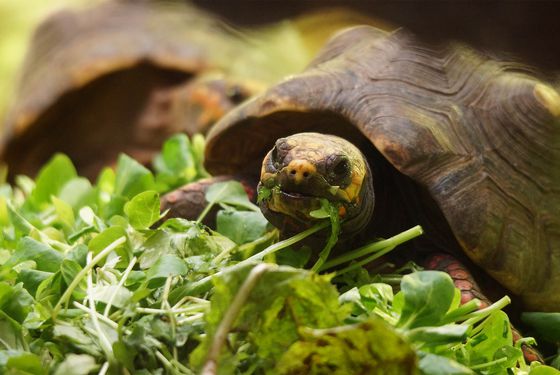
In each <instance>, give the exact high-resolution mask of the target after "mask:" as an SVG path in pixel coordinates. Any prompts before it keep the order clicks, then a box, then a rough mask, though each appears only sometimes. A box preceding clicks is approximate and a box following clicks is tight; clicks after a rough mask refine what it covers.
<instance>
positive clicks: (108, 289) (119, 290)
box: [88, 285, 132, 308]
mask: <svg viewBox="0 0 560 375" xmlns="http://www.w3.org/2000/svg"><path fill="white" fill-rule="evenodd" d="M88 293H90V294H91V296H93V298H94V300H95V301H99V302H103V303H109V302H111V304H112V305H113V306H116V307H119V308H125V307H127V306H129V305H130V300H131V298H132V292H131V291H130V290H128V289H127V288H124V287H122V286H118V285H100V286H96V287H94V288H93V289H92V290H91V291H90V292H88Z"/></svg>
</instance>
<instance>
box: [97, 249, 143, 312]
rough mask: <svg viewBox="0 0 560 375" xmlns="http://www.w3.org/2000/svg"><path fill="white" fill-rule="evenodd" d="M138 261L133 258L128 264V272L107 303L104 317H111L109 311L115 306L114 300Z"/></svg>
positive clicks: (124, 274)
mask: <svg viewBox="0 0 560 375" xmlns="http://www.w3.org/2000/svg"><path fill="white" fill-rule="evenodd" d="M136 260H137V259H136V257H134V258H132V260H131V261H130V263H129V264H128V267H126V270H125V271H124V273H123V275H122V277H121V279H120V280H119V283H118V284H117V287H116V288H115V290H114V291H113V293H112V294H111V296H110V297H109V301H107V305H106V306H105V312H104V313H103V315H105V316H109V311H111V306H113V300H114V299H115V297H116V296H117V293H118V291H119V290H120V289H121V288H122V287H123V286H124V283H125V281H126V279H127V278H128V275H130V272H132V268H133V267H134V265H135V264H136Z"/></svg>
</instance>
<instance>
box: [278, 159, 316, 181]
mask: <svg viewBox="0 0 560 375" xmlns="http://www.w3.org/2000/svg"><path fill="white" fill-rule="evenodd" d="M285 169H286V170H287V173H288V174H290V175H291V176H292V178H293V180H294V182H295V183H296V184H299V183H301V182H302V181H303V180H304V179H305V178H307V177H308V176H310V175H313V174H314V173H315V172H317V168H316V167H315V165H313V164H312V163H310V162H308V161H307V160H301V159H299V160H292V161H291V162H290V163H289V164H288V165H287V166H286V168H285Z"/></svg>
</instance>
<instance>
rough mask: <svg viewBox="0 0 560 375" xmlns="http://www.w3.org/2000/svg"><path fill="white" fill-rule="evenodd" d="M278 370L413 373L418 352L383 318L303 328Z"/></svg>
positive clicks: (313, 372)
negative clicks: (330, 326)
mask: <svg viewBox="0 0 560 375" xmlns="http://www.w3.org/2000/svg"><path fill="white" fill-rule="evenodd" d="M300 336H301V339H300V340H298V341H297V342H295V343H294V344H293V345H292V346H291V347H290V348H289V349H288V351H287V352H286V353H284V355H283V356H282V358H281V359H280V361H278V364H277V366H276V368H275V369H274V370H273V371H272V373H275V374H339V375H344V374H395V375H403V374H414V373H415V372H416V367H417V364H416V355H415V353H414V351H413V350H412V348H411V347H410V345H409V344H408V343H407V342H406V340H405V339H404V338H403V337H402V336H401V335H400V334H399V333H397V332H395V330H394V329H392V328H391V327H390V326H389V325H387V324H386V323H385V322H383V320H381V319H379V318H376V317H372V318H370V319H369V320H367V321H364V322H362V323H358V324H353V325H346V326H340V327H335V328H330V329H309V328H307V329H305V328H302V329H300Z"/></svg>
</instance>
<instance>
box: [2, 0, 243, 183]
mask: <svg viewBox="0 0 560 375" xmlns="http://www.w3.org/2000/svg"><path fill="white" fill-rule="evenodd" d="M229 35H230V32H229V31H228V30H227V29H226V28H225V27H224V26H223V24H222V23H221V22H219V21H218V20H217V19H215V18H214V17H212V16H210V15H209V14H206V13H204V12H202V11H200V10H197V9H195V8H193V7H189V6H186V5H181V4H178V3H177V4H172V3H158V2H128V1H127V2H105V3H103V4H101V5H98V6H94V7H91V8H89V9H85V10H72V11H70V10H64V11H60V12H58V13H55V14H53V15H52V16H50V17H49V18H48V19H46V20H45V21H44V22H43V23H42V24H41V25H39V27H38V28H37V30H36V31H35V33H34V36H33V39H32V41H31V45H30V49H29V51H28V54H27V56H26V59H25V61H24V65H23V67H22V75H21V78H20V83H19V88H18V92H17V94H16V97H15V100H14V101H13V105H12V107H11V109H10V110H9V113H8V116H7V120H6V126H5V129H6V134H5V136H4V146H3V149H2V159H3V160H4V161H5V162H7V163H8V165H9V167H10V170H11V172H12V173H34V172H35V171H36V170H37V168H38V167H39V166H40V165H41V164H42V163H44V162H45V161H46V159H47V158H48V157H50V156H51V155H52V154H53V153H54V152H65V153H67V154H68V155H70V156H71V158H72V159H73V160H74V162H75V163H76V166H77V167H78V169H79V170H80V171H81V172H83V173H86V174H88V171H87V168H88V167H91V166H92V165H93V167H92V169H94V170H97V169H98V168H99V167H101V166H103V165H105V164H110V162H111V161H112V160H114V159H115V157H116V155H117V154H118V153H119V152H120V151H125V152H128V153H129V154H132V155H134V156H138V157H140V159H142V153H146V152H147V153H149V152H150V151H155V150H157V149H158V147H159V146H160V144H161V141H163V140H164V139H165V138H166V137H167V136H169V135H170V134H172V133H173V132H175V131H176V129H174V128H173V127H172V126H169V124H167V123H166V119H165V118H159V119H156V120H155V121H153V117H154V116H156V117H158V116H159V114H160V112H161V110H160V111H159V112H158V110H159V109H161V107H165V106H169V105H170V104H169V103H170V102H172V101H173V89H174V88H175V87H176V86H177V85H180V84H181V83H183V82H186V81H187V80H188V79H189V78H191V77H192V76H195V75H198V74H200V73H201V72H204V71H208V70H211V69H213V70H218V69H219V68H220V65H222V63H221V62H223V61H226V60H227V59H228V58H230V57H231V56H232V54H233V51H232V49H233V48H234V46H235V41H234V40H232V38H231V37H230V36H229ZM146 108H148V109H153V110H155V112H154V111H152V112H151V113H146V111H145V109H146ZM159 117H161V116H159ZM137 128H141V130H140V131H137V130H136V129H137ZM85 168H86V169H85Z"/></svg>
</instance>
